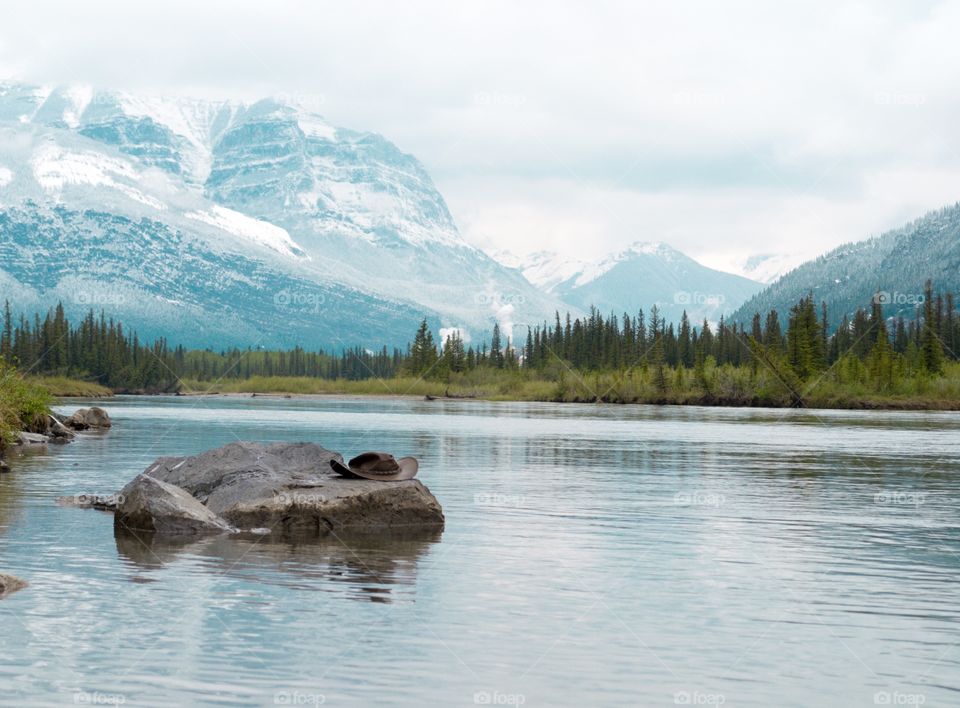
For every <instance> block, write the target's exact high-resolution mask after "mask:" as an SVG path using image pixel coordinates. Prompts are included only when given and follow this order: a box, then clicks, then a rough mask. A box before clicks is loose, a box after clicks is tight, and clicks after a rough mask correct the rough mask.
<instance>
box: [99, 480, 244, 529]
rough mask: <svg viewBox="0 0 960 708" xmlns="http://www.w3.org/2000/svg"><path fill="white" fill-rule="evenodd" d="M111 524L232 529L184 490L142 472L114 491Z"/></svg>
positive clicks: (129, 526) (132, 527) (117, 527)
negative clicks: (114, 504) (114, 502)
mask: <svg viewBox="0 0 960 708" xmlns="http://www.w3.org/2000/svg"><path fill="white" fill-rule="evenodd" d="M118 498H120V499H121V500H122V501H121V502H120V504H119V505H118V506H117V511H116V515H115V516H114V517H113V519H114V528H116V529H117V530H120V531H145V532H148V533H160V534H203V533H223V532H225V531H233V530H234V529H233V528H231V526H230V525H229V524H228V523H227V522H225V521H224V520H223V519H221V518H220V517H218V516H217V515H216V514H214V513H213V512H212V511H210V510H209V509H208V508H207V507H205V506H204V505H203V504H201V503H200V502H198V501H197V500H196V499H194V498H193V497H192V496H190V495H189V494H188V493H187V492H185V491H184V490H182V489H180V488H179V487H175V486H173V485H172V484H167V483H166V482H162V481H160V480H159V479H154V478H153V477H150V476H149V475H146V474H142V475H140V476H139V477H137V478H136V479H134V480H133V481H132V482H130V484H128V485H127V486H126V487H124V488H123V491H122V492H120V494H119V495H118Z"/></svg>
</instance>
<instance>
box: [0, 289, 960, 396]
mask: <svg viewBox="0 0 960 708" xmlns="http://www.w3.org/2000/svg"><path fill="white" fill-rule="evenodd" d="M828 314H829V313H827V311H826V306H825V305H823V304H819V305H818V304H817V303H815V302H814V300H813V298H812V297H809V296H808V297H804V298H802V299H801V300H800V301H799V302H797V303H796V305H794V307H793V308H792V309H791V310H790V312H789V316H788V318H787V321H786V322H781V321H780V317H779V316H778V314H777V312H776V311H775V310H771V311H770V312H769V313H767V314H766V315H765V316H762V315H761V314H760V313H757V314H755V315H754V317H753V320H752V323H751V324H750V325H749V327H746V326H744V325H743V324H736V323H734V324H728V323H727V322H725V321H724V320H723V319H721V320H720V322H719V323H717V324H716V325H715V326H711V325H710V324H709V323H708V322H706V321H704V322H702V323H699V324H694V323H691V322H690V321H689V319H688V318H687V316H686V314H684V315H683V317H682V318H681V320H680V322H679V323H668V322H665V321H664V319H663V317H661V315H660V312H659V310H658V308H657V307H655V306H654V307H652V308H651V309H650V311H649V315H648V314H647V313H645V312H644V311H642V310H641V311H640V312H638V313H637V314H636V315H630V314H624V315H622V316H620V317H617V316H615V315H610V316H603V315H601V313H599V312H598V311H596V310H592V311H591V312H590V314H589V315H588V316H586V317H583V318H571V317H570V315H569V314H568V315H567V316H566V317H564V318H561V316H560V314H559V313H557V314H556V316H555V319H554V321H553V322H552V323H548V322H544V323H542V324H541V325H539V326H535V327H533V328H530V329H527V330H526V332H524V333H523V336H518V337H517V338H516V341H513V342H511V341H508V340H507V339H506V338H505V337H504V336H503V334H502V333H501V331H500V328H499V327H498V326H497V325H496V324H495V325H494V326H493V328H492V332H491V333H490V337H489V338H488V339H487V340H485V341H484V342H482V343H480V344H478V345H472V344H471V345H467V344H465V343H464V341H463V339H462V338H461V337H460V336H459V335H458V334H456V333H454V334H452V335H450V336H449V337H448V338H447V339H446V341H445V342H443V343H440V342H438V341H437V340H436V339H435V337H434V335H433V333H432V332H431V331H430V329H429V328H428V326H427V323H426V321H424V322H423V323H422V324H421V325H420V328H419V329H418V331H417V332H415V333H411V334H412V340H411V343H410V344H409V345H408V346H407V347H406V348H405V349H397V348H394V349H393V350H392V351H389V350H388V349H387V348H386V347H383V348H381V349H380V350H379V351H370V350H368V349H364V348H361V347H357V348H353V349H347V350H344V351H333V350H331V351H324V350H319V351H306V350H304V349H302V348H299V347H296V348H294V349H290V350H285V351H266V350H262V349H247V350H242V349H228V350H223V351H213V350H210V349H207V350H187V349H184V348H183V347H181V346H175V345H171V344H170V343H168V342H167V341H166V340H164V339H160V340H157V341H154V342H143V341H141V340H140V339H139V338H138V336H137V334H136V333H135V332H130V331H128V330H127V329H126V328H124V326H123V325H122V324H121V323H120V322H116V321H114V320H112V319H108V318H106V317H105V316H104V315H103V314H100V315H99V316H98V315H96V314H95V313H94V312H93V311H91V312H90V313H88V314H87V316H86V317H85V318H84V319H83V320H82V321H80V322H78V323H71V322H70V321H68V320H67V318H66V317H65V315H64V311H63V307H62V306H61V305H59V304H58V305H57V306H56V307H55V308H53V309H51V310H50V311H49V312H47V313H46V314H45V315H44V316H42V317H41V315H39V314H36V315H34V316H33V317H32V318H27V317H25V316H19V317H14V315H13V313H12V312H11V309H10V305H9V303H6V304H5V307H4V313H3V329H2V332H0V357H2V358H3V359H4V360H5V361H7V362H8V363H12V364H14V365H16V366H17V367H18V368H19V369H20V370H21V372H23V373H28V374H36V375H46V376H65V377H71V378H80V379H85V380H89V381H95V382H97V383H100V384H102V385H104V386H107V387H109V388H112V389H114V390H117V391H157V392H159V391H174V390H176V389H177V388H178V385H179V382H180V381H181V380H194V381H221V380H244V379H249V378H251V377H259V376H266V377H271V376H291V377H314V378H322V379H332V380H351V381H359V380H364V379H372V378H384V379H386V378H393V377H398V376H413V377H423V378H428V379H433V380H450V379H451V377H455V376H456V375H458V374H461V373H463V372H472V371H476V370H491V371H492V370H508V371H517V372H529V373H531V374H532V375H533V374H536V375H539V376H540V377H541V378H545V377H549V376H550V375H551V372H554V373H555V372H556V371H557V370H562V369H566V370H569V371H577V372H602V371H606V372H616V371H623V370H627V369H632V368H634V367H642V368H643V369H644V370H647V368H648V367H651V368H652V369H653V371H654V372H655V376H654V380H655V381H658V382H660V381H661V379H662V382H661V383H662V385H663V386H664V387H666V386H668V385H669V382H668V381H667V376H668V374H667V373H666V372H667V370H668V369H669V370H670V371H671V372H672V371H674V370H676V369H681V370H683V369H688V370H691V371H692V372H693V373H694V376H695V377H696V376H699V375H702V372H703V371H704V370H705V369H706V367H707V366H709V367H722V366H732V367H742V366H751V367H756V366H758V365H760V364H762V365H763V366H764V367H765V368H767V369H769V370H772V371H774V372H776V373H777V376H779V377H782V378H783V379H784V380H787V379H797V380H799V381H804V380H807V379H809V378H810V377H812V376H814V375H815V374H816V373H817V372H821V371H824V370H826V369H827V368H829V367H833V366H834V365H835V364H837V363H843V364H844V365H845V366H846V367H847V368H849V367H856V366H858V365H859V366H861V367H863V368H864V371H865V372H866V373H865V374H864V375H865V376H866V375H867V374H869V376H870V378H871V380H873V381H874V382H875V383H877V385H878V386H882V385H883V382H885V381H887V382H890V383H892V382H893V381H894V380H895V379H896V378H898V377H903V376H908V375H917V374H923V373H926V374H931V375H932V374H937V373H939V372H940V371H941V370H942V367H943V365H944V362H945V361H949V360H956V359H957V352H958V350H960V315H958V312H957V310H956V299H955V297H954V295H953V294H952V293H946V294H937V293H934V292H933V291H932V289H931V287H930V285H929V283H928V284H927V288H926V292H925V295H924V298H923V301H922V302H921V303H919V304H918V305H917V307H916V311H915V313H914V316H913V317H911V318H904V317H903V316H898V317H896V318H893V319H884V317H883V315H882V307H881V304H880V303H870V304H869V305H865V306H864V307H862V308H860V309H858V310H857V311H856V312H855V314H854V315H853V316H852V317H847V316H844V317H843V319H842V322H841V325H840V326H839V327H838V328H837V329H836V331H834V332H833V333H830V331H829V328H828V324H827V323H828V322H829V318H828ZM681 376H682V372H681ZM658 385H659V384H658Z"/></svg>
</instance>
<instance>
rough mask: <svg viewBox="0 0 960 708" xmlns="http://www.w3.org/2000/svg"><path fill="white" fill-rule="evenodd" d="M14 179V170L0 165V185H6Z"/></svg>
mask: <svg viewBox="0 0 960 708" xmlns="http://www.w3.org/2000/svg"><path fill="white" fill-rule="evenodd" d="M12 181H13V170H11V169H10V168H9V167H2V166H0V187H6V186H7V185H8V184H10V183H11V182H12Z"/></svg>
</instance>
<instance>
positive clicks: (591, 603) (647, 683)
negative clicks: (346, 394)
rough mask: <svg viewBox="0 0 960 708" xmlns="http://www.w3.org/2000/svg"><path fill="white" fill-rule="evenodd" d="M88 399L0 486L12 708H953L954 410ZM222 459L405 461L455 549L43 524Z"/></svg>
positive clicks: (957, 513)
mask: <svg viewBox="0 0 960 708" xmlns="http://www.w3.org/2000/svg"><path fill="white" fill-rule="evenodd" d="M81 403H82V402H80V401H76V402H70V403H68V404H65V405H64V406H62V410H64V411H65V412H69V411H71V410H73V409H75V408H76V407H78V406H79V405H80V404H81ZM102 405H104V406H105V407H106V408H107V409H108V411H109V412H110V414H111V415H112V416H113V418H114V421H115V427H114V428H113V430H112V431H111V432H109V433H108V434H106V435H102V436H100V435H89V436H84V437H83V438H82V439H81V440H79V441H78V442H76V443H74V444H71V445H67V446H64V447H51V448H50V449H49V451H48V452H47V453H45V454H33V455H29V456H25V457H22V458H19V459H14V460H13V466H14V470H13V472H12V473H10V474H8V475H4V476H3V477H0V572H6V573H11V574H14V575H16V576H19V577H21V578H24V579H26V580H28V581H29V582H30V587H29V588H27V589H26V590H23V591H21V592H19V593H16V594H13V595H11V596H9V597H7V598H6V599H3V600H0V627H2V632H0V656H2V659H0V703H2V704H4V705H7V704H16V705H78V704H80V705H100V704H109V703H124V704H125V705H215V704H219V705H230V706H234V705H321V704H322V705H329V706H335V705H373V704H375V703H376V704H379V705H382V704H387V705H432V704H437V705H463V706H474V705H525V706H539V705H571V706H603V705H629V706H638V705H639V706H646V705H650V706H664V705H665V706H672V705H725V706H861V705H862V706H874V705H927V706H942V705H960V646H958V643H960V505H958V501H960V499H958V497H960V492H958V490H960V484H958V482H960V415H957V414H950V413H859V412H827V411H816V412H809V411H807V412H803V411H774V410H732V409H704V408H672V407H646V406H621V407H618V406H592V405H549V404H519V403H517V404H512V403H481V402H443V401H434V402H423V401H416V400H405V399H390V400H386V399H372V398H365V399H334V398H330V399H326V398H324V399H309V400H297V399H294V400H285V399H269V398H262V397H258V398H253V399H248V398H222V397H211V398H119V399H116V400H111V401H107V402H105V403H103V404H102ZM237 439H242V440H258V441H268V440H309V441H314V442H318V443H320V444H322V445H324V446H326V447H329V448H332V449H335V450H339V451H341V452H343V453H345V455H347V456H350V455H352V454H355V453H356V452H357V451H360V450H363V449H371V448H372V449H385V450H390V451H393V452H396V453H398V454H413V455H416V456H418V457H419V458H420V461H421V467H420V469H421V472H420V478H421V479H422V481H423V482H424V483H425V484H427V485H428V486H429V487H430V489H431V490H432V491H433V492H434V494H436V496H437V498H438V499H439V500H440V502H441V503H442V504H443V506H444V509H445V512H446V516H447V526H446V529H445V530H444V531H443V533H442V534H438V535H436V536H435V537H428V538H413V539H409V538H408V539H394V540H379V541H378V540H370V539H367V540H365V541H362V542H350V543H341V542H338V541H331V542H322V543H311V544H304V543H300V544H295V545H291V544H284V543H277V542H271V541H270V540H269V539H264V540H262V541H260V542H259V543H253V542H251V541H240V540H232V539H229V538H215V539H208V540H204V541H200V542H197V543H193V544H187V545H185V546H182V547H171V548H158V549H155V550H153V551H151V550H148V549H144V548H143V547H137V545H136V544H134V545H132V546H131V544H129V543H126V542H123V541H122V540H121V541H118V540H116V539H115V538H114V534H113V528H112V519H111V517H110V516H109V515H108V514H105V513H102V512H96V511H84V510H79V509H73V508H65V507H60V506H57V505H56V504H55V501H54V500H55V498H56V497H57V496H60V495H68V494H75V493H79V492H112V491H116V490H118V489H119V488H120V487H122V486H123V485H124V484H125V483H126V482H127V481H128V480H129V479H131V478H132V477H133V476H134V475H135V474H137V473H138V472H140V471H142V470H143V469H144V468H145V467H147V466H148V464H149V463H150V462H151V461H152V460H153V459H154V458H156V457H158V456H160V455H179V454H185V453H194V452H198V451H201V450H204V449H208V448H211V447H217V446H220V445H223V444H225V443H228V442H231V441H234V440H237Z"/></svg>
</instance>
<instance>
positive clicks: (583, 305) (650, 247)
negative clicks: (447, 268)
mask: <svg viewBox="0 0 960 708" xmlns="http://www.w3.org/2000/svg"><path fill="white" fill-rule="evenodd" d="M500 257H501V259H502V260H503V261H504V262H505V263H507V264H511V265H513V266H514V267H515V268H517V269H518V270H519V271H520V272H522V273H523V276H524V277H525V278H526V279H527V280H529V281H530V282H531V283H533V284H534V285H536V286H538V287H539V288H541V289H542V290H543V291H544V292H546V293H549V294H551V295H555V296H557V297H558V298H560V299H561V300H562V301H563V302H564V303H566V304H567V305H568V306H569V307H571V308H573V309H575V310H576V309H579V310H587V309H589V308H590V307H591V306H593V307H596V308H597V309H599V310H600V311H601V312H602V313H603V314H609V313H611V312H613V313H614V314H618V315H619V314H622V313H624V312H628V313H630V314H636V313H637V312H638V311H639V310H640V309H641V308H643V309H644V310H649V309H650V308H651V307H652V306H654V305H656V306H657V308H658V309H659V310H660V313H661V315H662V316H663V317H665V318H666V319H667V320H668V321H678V320H679V319H680V317H681V315H682V314H683V312H686V313H687V315H688V316H689V317H690V318H691V319H692V320H693V321H694V322H700V321H702V320H704V319H708V320H710V321H712V322H716V321H717V320H718V319H719V318H720V317H721V316H723V315H729V314H730V313H732V312H733V311H734V310H736V309H737V307H739V306H740V305H741V304H742V303H743V302H744V301H745V300H747V299H748V298H750V297H751V296H753V295H754V294H756V293H757V292H759V291H760V290H761V289H762V288H763V285H762V284H761V283H758V282H756V281H753V280H750V279H748V278H744V277H741V276H739V275H733V274H732V273H725V272H722V271H719V270H714V269H712V268H708V267H706V266H704V265H701V264H700V263H698V262H697V261H695V260H693V259H692V258H690V257H689V256H686V255H684V254H683V253H681V252H680V251H678V250H676V249H674V248H672V247H670V246H668V245H667V244H665V243H659V242H644V241H638V242H636V243H634V244H632V245H631V246H629V247H628V248H626V249H623V250H621V251H618V252H616V253H612V254H610V255H608V256H605V257H603V258H601V259H599V260H596V261H581V260H571V259H566V258H562V257H560V256H558V255H557V254H556V253H552V252H549V251H540V252H538V253H534V254H532V255H531V256H529V257H528V258H526V259H511V258H510V257H509V256H505V255H502V254H501V255H500Z"/></svg>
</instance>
